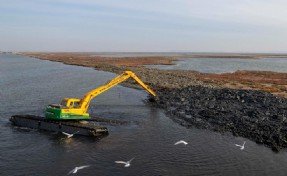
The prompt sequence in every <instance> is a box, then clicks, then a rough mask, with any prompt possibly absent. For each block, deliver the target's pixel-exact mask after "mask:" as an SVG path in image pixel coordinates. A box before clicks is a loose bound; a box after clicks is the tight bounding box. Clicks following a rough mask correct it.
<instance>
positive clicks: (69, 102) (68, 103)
mask: <svg viewBox="0 0 287 176" xmlns="http://www.w3.org/2000/svg"><path fill="white" fill-rule="evenodd" d="M80 101H81V100H80V99H78V98H63V100H62V101H61V104H60V105H61V107H65V108H79V105H80Z"/></svg>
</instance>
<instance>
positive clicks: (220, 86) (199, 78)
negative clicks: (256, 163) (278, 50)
mask: <svg viewBox="0 0 287 176" xmlns="http://www.w3.org/2000/svg"><path fill="white" fill-rule="evenodd" d="M22 55H28V56H31V57H36V58H39V59H44V60H51V61H57V62H63V63H65V64H71V65H80V66H87V67H94V68H96V69H98V70H103V71H109V72H113V73H117V74H119V73H121V72H123V71H125V70H131V71H133V72H135V73H136V75H137V76H138V77H139V78H140V79H141V80H142V81H143V82H144V83H146V84H147V85H149V86H150V87H151V88H152V89H153V90H155V91H156V93H157V97H156V98H155V101H154V102H153V103H152V104H153V105H155V106H158V107H161V108H163V109H165V110H166V112H167V114H168V116H170V117H171V118H172V119H174V120H175V121H177V122H179V123H180V124H181V125H183V126H186V127H197V128H202V129H210V130H213V131H217V132H221V133H225V132H230V133H232V134H234V135H235V136H242V137H245V138H248V139H250V140H253V141H255V142H257V143H261V144H264V145H266V146H268V147H270V148H272V149H273V150H274V151H279V150H280V149H283V148H287V120H286V118H287V99H286V98H287V82H286V80H287V73H276V72H264V71H238V72H235V73H225V74H203V73H198V72H195V71H184V70H158V69H150V68H145V67H143V65H148V64H172V61H174V60H176V59H177V57H166V56H162V57H161V56H153V57H129V58H111V57H109V58H103V57H98V56H90V55H85V54H84V55H83V54H75V53H65V54H62V53H60V54H57V53H26V54H25V53H24V54H23V53H22ZM202 57H203V56H202ZM226 57H231V56H226ZM248 57H249V56H246V58H248ZM250 57H254V56H250ZM123 84H125V85H127V86H129V87H134V88H140V86H138V84H136V83H135V82H134V81H133V80H132V79H130V80H128V81H127V82H124V83H123ZM271 93H272V94H271ZM284 97H285V98H284Z"/></svg>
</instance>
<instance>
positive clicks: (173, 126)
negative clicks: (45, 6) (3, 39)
mask: <svg viewBox="0 0 287 176" xmlns="http://www.w3.org/2000/svg"><path fill="white" fill-rule="evenodd" d="M114 76H115V74H112V73H108V72H102V71H96V70H94V69H92V68H85V67H79V66H70V65H64V64H61V63H56V62H50V61H44V60H37V59H33V58H29V57H23V56H16V55H0V96H1V97H0V104H1V106H0V108H1V109H0V144H1V145H0V151H1V152H0V168H1V171H0V173H1V175H4V176H6V175H7V176H11V175H67V174H68V172H69V171H70V170H72V169H73V168H74V167H75V166H80V165H87V164H89V165H91V166H90V167H89V168H86V169H83V170H80V171H79V172H78V173H77V174H78V175H99V174H100V175H268V176H269V175H276V176H277V175H278V176H280V175H282V176H283V175H286V174H287V168H286V163H287V152H286V151H281V152H280V153H274V152H272V151H271V150H270V149H269V148H266V147H264V146H262V145H257V144H255V143H254V142H252V141H249V140H247V139H244V138H240V137H233V136H231V135H229V134H225V135H221V134H218V133H214V132H210V131H206V130H199V129H195V128H192V129H187V128H185V127H182V126H180V125H178V124H177V123H175V122H173V121H172V120H171V119H170V118H168V117H167V116H166V115H165V114H164V112H163V111H162V110H161V109H157V108H153V107H150V106H149V105H146V104H145V103H144V100H145V99H146V96H147V93H146V92H145V91H139V90H134V89H130V88H125V87H122V86H117V87H115V88H112V89H111V90H109V91H107V92H105V93H103V94H102V95H100V96H98V97H96V98H95V99H94V100H93V101H92V104H91V108H90V112H91V113H92V114H93V115H95V116H99V117H103V118H111V119H119V120H127V121H132V123H131V124H128V125H106V126H107V127H108V129H109V132H110V134H109V135H108V136H106V137H104V138H102V139H100V140H96V139H91V138H88V137H81V136H76V135H75V137H74V138H71V139H70V140H66V139H65V138H64V136H63V135H61V134H54V133H50V132H43V131H37V130H30V129H21V128H17V127H13V126H11V124H10V122H9V117H10V116H11V115H14V114H34V115H43V112H44V110H45V106H46V105H48V104H51V103H58V102H60V100H61V98H62V97H82V96H83V95H84V94H85V93H86V92H88V91H90V90H92V89H94V88H96V87H98V86H100V85H102V84H104V83H106V82H107V81H108V80H110V79H112V78H113V77H114ZM180 139H183V140H186V141H187V142H188V143H189V144H188V145H186V146H183V145H180V146H174V145H173V144H174V143H175V142H176V141H178V140H180ZM243 141H246V145H245V150H243V151H241V150H240V149H239V148H236V147H235V146H234V144H235V143H238V144H240V143H243ZM133 157H136V158H135V159H134V160H133V161H132V163H131V167H129V168H125V167H123V166H122V165H118V164H115V163H114V161H115V160H129V159H131V158H133Z"/></svg>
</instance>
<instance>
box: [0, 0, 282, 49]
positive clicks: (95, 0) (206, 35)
mask: <svg viewBox="0 0 287 176" xmlns="http://www.w3.org/2000/svg"><path fill="white" fill-rule="evenodd" d="M286 7H287V1H285V0H272V1H270V0H240V1H239V0H0V51H16V52H17V51H43V52H45V51H56V52H61V51H65V52H70V51H72V52H79V51H81V52H263V53H269V52H285V53H287V48H286V47H287V10H286Z"/></svg>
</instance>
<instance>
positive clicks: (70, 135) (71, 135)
mask: <svg viewBox="0 0 287 176" xmlns="http://www.w3.org/2000/svg"><path fill="white" fill-rule="evenodd" d="M78 132H80V131H77V132H76V133H78ZM62 133H63V134H64V135H66V136H67V138H71V137H73V136H74V134H76V133H73V134H69V133H66V132H62Z"/></svg>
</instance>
